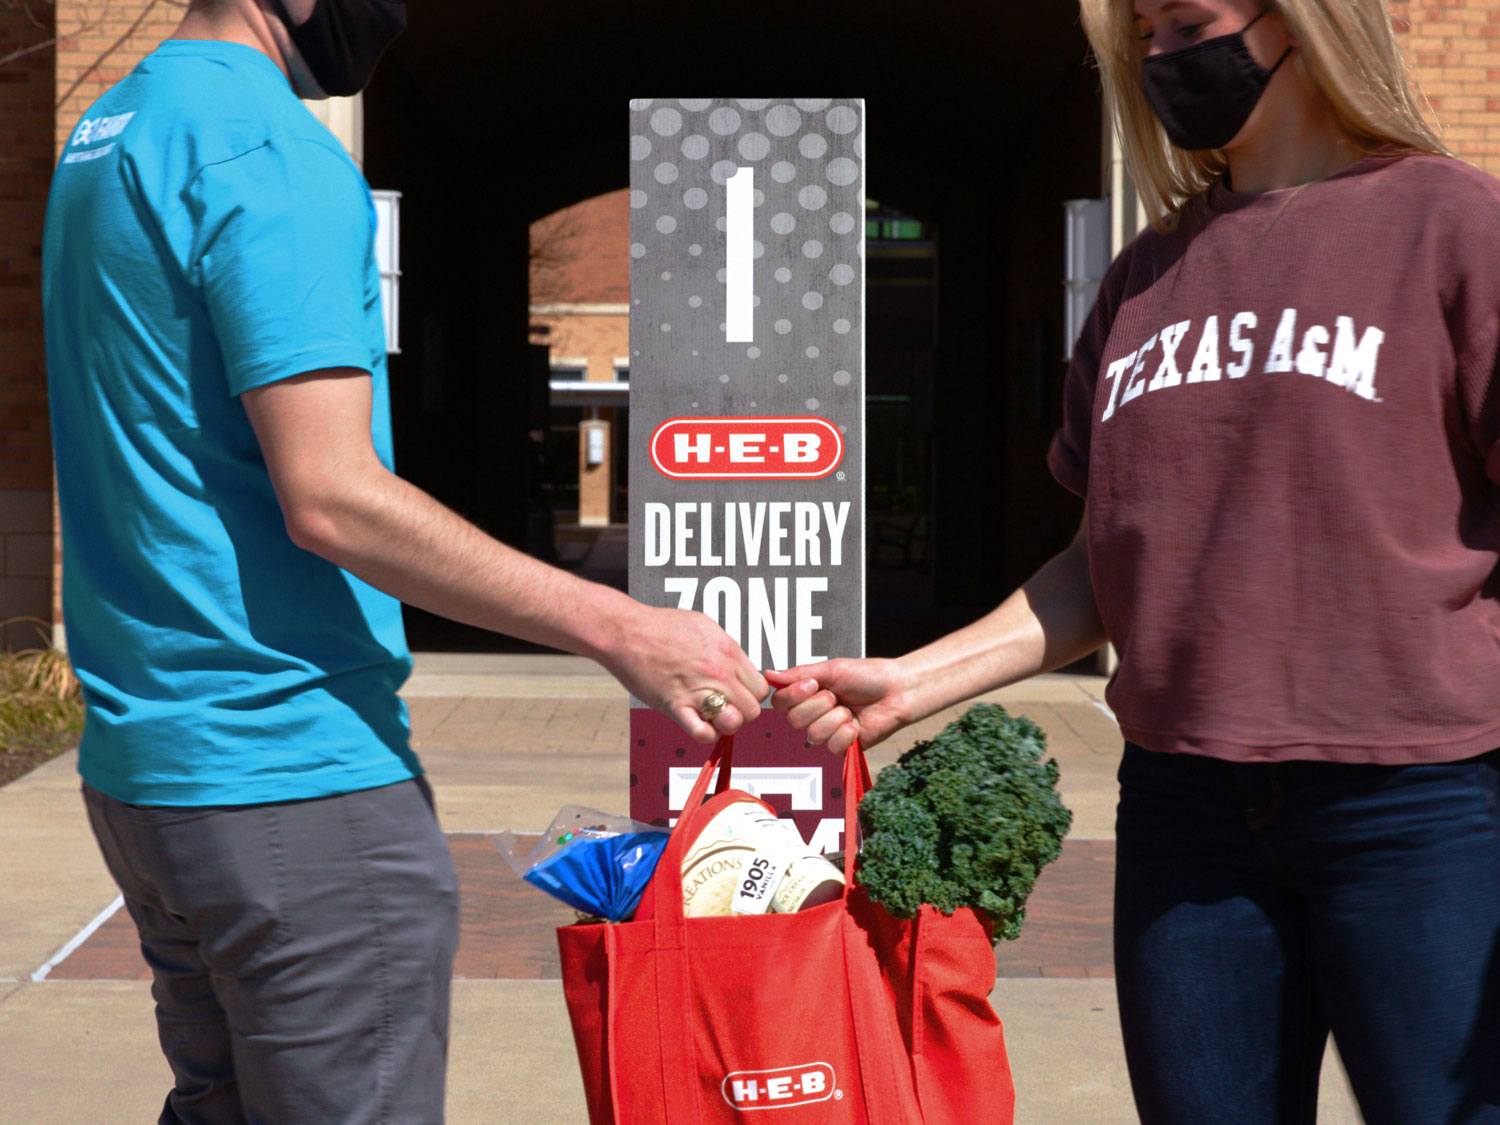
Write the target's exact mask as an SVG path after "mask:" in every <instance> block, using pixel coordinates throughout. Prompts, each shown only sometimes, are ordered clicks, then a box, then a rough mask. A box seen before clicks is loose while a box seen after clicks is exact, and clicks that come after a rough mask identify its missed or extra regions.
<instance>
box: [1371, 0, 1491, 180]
mask: <svg viewBox="0 0 1500 1125" xmlns="http://www.w3.org/2000/svg"><path fill="white" fill-rule="evenodd" d="M1391 18H1392V21H1393V22H1394V24H1395V26H1396V31H1397V37H1398V39H1399V40H1400V42H1401V46H1402V48H1403V50H1404V51H1405V52H1406V57H1407V59H1408V61H1409V62H1410V64H1411V69H1412V75H1413V77H1414V78H1415V79H1416V81H1417V85H1418V86H1419V87H1420V88H1421V91H1422V93H1423V94H1425V95H1426V96H1427V100H1428V101H1429V102H1430V103H1431V105H1432V108H1433V111H1434V113H1435V115H1436V117H1437V121H1438V124H1439V126H1440V127H1441V129H1440V131H1441V136H1442V138H1443V140H1444V141H1445V142H1446V143H1447V144H1448V146H1449V147H1450V148H1451V149H1453V151H1454V152H1456V153H1457V154H1458V155H1459V156H1461V157H1463V158H1464V159H1465V160H1467V161H1469V162H1470V163H1472V164H1477V165H1478V166H1479V167H1481V168H1484V169H1485V170H1487V171H1489V172H1491V173H1493V174H1496V175H1500V0H1395V2H1393V3H1392V4H1391Z"/></svg>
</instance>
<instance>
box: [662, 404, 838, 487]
mask: <svg viewBox="0 0 1500 1125" xmlns="http://www.w3.org/2000/svg"><path fill="white" fill-rule="evenodd" d="M843 459H844V439H843V435H841V434H840V433H839V430H838V427H837V426H835V425H834V424H833V423H832V422H830V421H828V420H827V419H826V418H817V417H796V418H761V417H755V416H748V417H744V418H668V419H667V420H666V421H665V422H663V423H662V424H661V425H659V426H657V427H656V430H655V431H654V432H653V433H652V435H651V463H652V464H653V465H654V466H656V471H657V472H659V473H661V474H662V475H663V476H667V477H673V478H676V479H678V480H742V479H750V478H760V479H762V480H816V479H817V478H819V477H826V476H827V475H828V474H829V473H831V472H833V470H834V469H836V468H838V466H839V463H840V462H841V461H843Z"/></svg>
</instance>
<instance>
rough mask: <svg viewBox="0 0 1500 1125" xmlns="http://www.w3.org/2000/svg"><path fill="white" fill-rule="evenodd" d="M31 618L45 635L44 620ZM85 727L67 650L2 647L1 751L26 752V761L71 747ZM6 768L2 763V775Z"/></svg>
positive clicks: (0, 772) (12, 772) (0, 677)
mask: <svg viewBox="0 0 1500 1125" xmlns="http://www.w3.org/2000/svg"><path fill="white" fill-rule="evenodd" d="M15 621H33V622H35V623H36V625H37V627H38V631H39V632H41V633H42V636H43V637H44V638H45V637H46V632H45V630H44V624H45V623H44V622H42V621H40V620H39V619H37V618H11V619H10V620H9V621H5V622H0V625H6V624H11V623H13V622H15ZM82 730H83V697H82V692H81V691H80V689H79V686H78V680H77V678H76V677H75V676H74V675H73V668H72V666H71V665H70V664H69V663H68V658H67V655H66V654H65V653H62V652H59V651H58V650H57V649H54V648H51V647H50V646H49V647H45V648H31V649H20V650H17V651H14V652H6V651H0V753H4V754H6V755H16V756H19V755H23V754H24V755H25V756H26V757H27V758H28V762H27V766H28V768H29V766H30V765H34V764H36V762H37V761H40V760H45V758H46V757H47V756H50V754H51V752H54V751H60V750H64V749H67V748H69V747H70V746H72V745H73V744H74V743H75V742H76V741H77V736H78V735H79V734H80V733H81V732H82ZM14 772H15V771H14V770H9V771H7V770H6V769H5V768H4V763H0V781H3V780H5V777H6V774H7V773H9V774H11V775H13V774H14Z"/></svg>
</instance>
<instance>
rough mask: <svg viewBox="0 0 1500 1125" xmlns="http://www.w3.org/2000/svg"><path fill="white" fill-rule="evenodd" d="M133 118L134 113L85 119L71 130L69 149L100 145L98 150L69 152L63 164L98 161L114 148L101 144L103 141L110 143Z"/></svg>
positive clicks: (110, 145) (87, 149)
mask: <svg viewBox="0 0 1500 1125" xmlns="http://www.w3.org/2000/svg"><path fill="white" fill-rule="evenodd" d="M134 116H135V111H134V110H132V111H131V112H129V113H116V114H112V115H110V116H109V117H85V118H84V119H83V120H82V121H80V122H79V123H78V127H77V128H76V129H74V130H73V139H72V140H71V141H69V142H68V147H69V148H83V146H85V145H101V147H99V148H83V151H81V152H70V153H68V155H67V156H65V157H63V163H64V164H78V163H81V162H82V161H85V160H98V159H99V158H100V157H101V156H104V155H106V154H107V153H109V152H110V151H111V150H112V149H113V148H114V147H115V146H114V145H113V144H112V143H111V144H102V142H104V141H112V139H113V138H115V137H118V136H119V135H120V134H121V133H123V132H124V131H125V126H127V125H129V124H130V119H131V118H132V117H134Z"/></svg>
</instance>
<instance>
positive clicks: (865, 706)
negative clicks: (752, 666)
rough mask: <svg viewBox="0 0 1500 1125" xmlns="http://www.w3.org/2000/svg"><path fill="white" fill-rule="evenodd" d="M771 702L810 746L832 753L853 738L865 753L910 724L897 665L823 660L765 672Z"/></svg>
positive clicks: (906, 689)
mask: <svg viewBox="0 0 1500 1125" xmlns="http://www.w3.org/2000/svg"><path fill="white" fill-rule="evenodd" d="M765 676H766V679H767V680H769V681H770V682H771V685H772V686H773V687H775V688H776V689H777V690H776V694H775V695H774V696H773V697H772V699H771V702H772V703H773V704H774V705H775V707H776V709H777V710H779V711H784V712H785V713H786V717H787V719H788V720H789V721H790V722H791V724H792V726H794V727H796V728H797V729H798V730H803V731H806V732H807V742H808V745H810V746H817V745H821V744H822V743H825V742H826V743H827V744H828V749H830V750H832V751H833V752H834V753H835V754H842V753H844V751H846V750H848V749H849V747H850V746H851V745H852V744H853V742H854V740H855V739H856V738H858V739H859V742H860V745H861V746H863V747H865V748H866V749H869V748H870V747H871V746H874V745H875V744H876V743H878V742H880V741H882V740H883V739H886V738H889V737H890V736H891V735H892V734H894V733H895V732H896V731H898V730H900V729H901V728H902V727H904V726H905V725H906V724H907V723H909V722H911V721H912V716H911V710H910V702H911V700H910V684H909V682H908V681H909V673H908V672H907V671H906V669H905V667H904V666H903V665H902V664H901V663H900V662H899V661H896V660H873V659H872V660H851V659H838V660H824V661H821V662H820V663H817V664H803V665H799V666H798V667H795V668H788V669H786V670H785V671H780V672H778V671H775V670H772V669H767V671H766V673H765Z"/></svg>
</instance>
